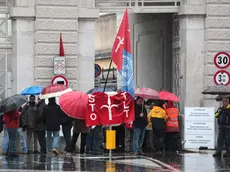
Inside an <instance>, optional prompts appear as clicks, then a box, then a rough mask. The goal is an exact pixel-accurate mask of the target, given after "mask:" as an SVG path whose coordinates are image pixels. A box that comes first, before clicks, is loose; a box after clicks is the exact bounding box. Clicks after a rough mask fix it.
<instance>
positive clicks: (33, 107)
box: [22, 95, 39, 153]
mask: <svg viewBox="0 0 230 172" xmlns="http://www.w3.org/2000/svg"><path fill="white" fill-rule="evenodd" d="M29 99H30V101H29V103H28V104H27V105H25V106H24V107H23V109H22V119H23V120H24V121H23V124H24V127H25V128H26V133H27V147H28V153H32V152H34V153H39V151H38V138H37V134H36V131H35V130H34V125H35V117H36V114H37V113H36V111H37V104H36V102H35V96H34V95H31V96H30V98H29ZM32 137H33V139H34V140H33V146H34V149H32V147H31V145H32V143H31V141H32Z"/></svg>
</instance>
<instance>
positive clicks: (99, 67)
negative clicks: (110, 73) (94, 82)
mask: <svg viewBox="0 0 230 172" xmlns="http://www.w3.org/2000/svg"><path fill="white" fill-rule="evenodd" d="M94 68H95V69H94V74H95V77H98V76H99V75H100V74H101V66H99V65H98V64H95V67H94Z"/></svg>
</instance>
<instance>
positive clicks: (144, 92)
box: [135, 88, 160, 99]
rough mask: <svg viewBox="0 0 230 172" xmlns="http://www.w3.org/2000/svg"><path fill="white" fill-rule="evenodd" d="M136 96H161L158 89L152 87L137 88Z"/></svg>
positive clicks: (156, 97) (153, 97) (155, 97)
mask: <svg viewBox="0 0 230 172" xmlns="http://www.w3.org/2000/svg"><path fill="white" fill-rule="evenodd" d="M135 96H136V97H142V98H144V99H159V98H160V97H159V94H158V93H157V91H155V90H153V89H151V88H136V90H135Z"/></svg>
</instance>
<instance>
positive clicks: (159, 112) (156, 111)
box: [148, 106, 168, 127]
mask: <svg viewBox="0 0 230 172" xmlns="http://www.w3.org/2000/svg"><path fill="white" fill-rule="evenodd" d="M151 118H160V119H164V120H165V121H167V119H168V116H167V113H166V111H165V110H164V109H163V108H162V107H160V106H153V109H152V110H151V111H150V112H149V114H148V127H151V125H152V122H151Z"/></svg>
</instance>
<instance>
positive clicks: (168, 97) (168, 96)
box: [158, 91, 180, 102]
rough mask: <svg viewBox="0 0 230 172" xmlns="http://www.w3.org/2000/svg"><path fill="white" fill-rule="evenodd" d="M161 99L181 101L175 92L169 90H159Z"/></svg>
mask: <svg viewBox="0 0 230 172" xmlns="http://www.w3.org/2000/svg"><path fill="white" fill-rule="evenodd" d="M158 94H159V96H160V99H161V100H168V101H173V102H180V98H179V97H177V96H176V95H175V94H173V93H170V92H168V91H160V92H158Z"/></svg>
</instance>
